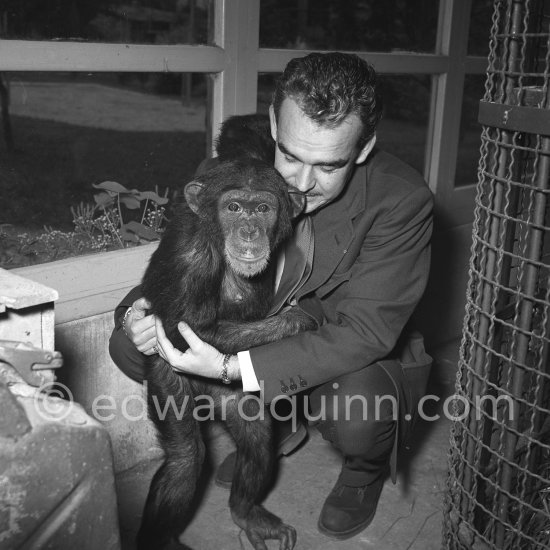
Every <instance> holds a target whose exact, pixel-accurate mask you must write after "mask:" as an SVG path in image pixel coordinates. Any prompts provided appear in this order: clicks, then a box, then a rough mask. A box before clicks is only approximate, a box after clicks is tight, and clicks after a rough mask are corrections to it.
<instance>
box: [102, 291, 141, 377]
mask: <svg viewBox="0 0 550 550" xmlns="http://www.w3.org/2000/svg"><path fill="white" fill-rule="evenodd" d="M141 296H142V293H141V287H139V286H137V287H135V288H133V289H132V290H131V291H130V292H129V293H128V294H127V295H126V296H125V297H124V298H123V299H122V301H121V302H120V304H118V306H117V307H116V309H115V312H114V317H115V328H114V329H113V332H112V333H111V338H110V339H109V355H110V356H111V359H112V360H113V361H114V363H115V365H116V366H117V367H118V368H119V369H120V370H121V371H122V372H123V373H124V374H126V375H127V376H129V377H130V378H131V379H132V380H135V381H136V382H143V380H144V377H145V361H146V358H145V355H143V354H142V353H141V352H140V351H138V349H137V348H136V346H135V345H134V343H133V342H132V341H131V340H130V339H129V338H128V336H126V333H125V332H124V330H123V329H122V318H123V317H124V314H125V313H126V310H127V309H128V308H129V307H130V306H131V305H132V304H133V303H134V302H135V301H136V300H137V299H139V298H141Z"/></svg>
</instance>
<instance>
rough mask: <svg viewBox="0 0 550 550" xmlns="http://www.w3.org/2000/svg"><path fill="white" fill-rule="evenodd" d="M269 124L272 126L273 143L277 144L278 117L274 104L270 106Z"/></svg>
mask: <svg viewBox="0 0 550 550" xmlns="http://www.w3.org/2000/svg"><path fill="white" fill-rule="evenodd" d="M269 124H270V126H271V137H272V138H273V141H274V142H275V143H277V117H276V116H275V109H274V108H273V103H272V104H271V105H270V106H269Z"/></svg>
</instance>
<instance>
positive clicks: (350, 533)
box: [317, 482, 384, 540]
mask: <svg viewBox="0 0 550 550" xmlns="http://www.w3.org/2000/svg"><path fill="white" fill-rule="evenodd" d="M383 490H384V483H383V482H382V484H381V485H380V488H379V490H378V491H379V492H378V499H377V501H376V507H375V508H374V511H373V512H372V514H371V515H370V516H369V517H368V518H367V519H366V520H365V521H363V522H362V523H360V524H359V525H356V526H355V527H354V528H353V529H348V530H347V531H332V530H330V529H327V528H326V527H325V526H324V525H323V524H322V523H321V518H319V519H318V520H317V529H319V531H320V532H321V533H322V534H323V535H325V536H327V537H329V538H331V539H334V540H346V539H351V538H352V537H354V536H355V535H358V534H359V533H360V532H361V531H364V530H365V529H366V528H367V527H368V526H369V525H370V524H371V523H372V520H373V519H374V516H375V515H376V510H378V501H379V500H380V495H381V494H382V491H383Z"/></svg>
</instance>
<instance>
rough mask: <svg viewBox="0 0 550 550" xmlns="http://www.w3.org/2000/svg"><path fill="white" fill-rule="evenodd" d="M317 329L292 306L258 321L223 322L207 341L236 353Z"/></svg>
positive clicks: (316, 325) (223, 349) (220, 348)
mask: <svg viewBox="0 0 550 550" xmlns="http://www.w3.org/2000/svg"><path fill="white" fill-rule="evenodd" d="M317 327H318V323H317V321H316V320H315V319H314V318H313V317H311V316H310V315H308V314H307V313H305V311H303V310H302V309H300V308H299V307H292V308H290V309H288V310H286V311H283V312H282V313H279V314H277V315H274V316H272V317H268V318H266V319H261V320H259V321H242V322H237V321H221V322H220V323H219V324H218V327H217V330H216V332H215V333H213V334H208V335H204V338H205V340H207V341H208V343H209V344H211V345H212V346H214V347H215V348H216V349H218V350H219V351H221V352H222V353H231V354H234V353H237V352H239V351H243V350H247V349H250V348H253V347H256V346H261V345H263V344H268V343H269V342H274V341H275V340H280V339H281V338H285V337H287V336H293V335H294V334H298V333H299V332H303V331H304V330H312V329H315V328H317Z"/></svg>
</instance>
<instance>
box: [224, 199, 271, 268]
mask: <svg viewBox="0 0 550 550" xmlns="http://www.w3.org/2000/svg"><path fill="white" fill-rule="evenodd" d="M278 209H279V203H278V201H277V198H276V197H275V195H273V194H272V193H270V192H269V191H263V190H262V191H255V190H248V189H231V190H228V191H226V192H225V193H223V194H222V195H221V197H220V199H219V201H218V215H219V220H220V225H221V230H222V234H223V235H224V239H225V258H226V260H227V262H228V263H229V265H230V266H231V269H232V270H233V271H235V272H236V273H237V274H239V275H242V276H244V277H252V276H254V275H257V274H259V273H261V272H262V271H263V270H264V269H265V268H266V267H267V262H268V260H269V254H270V251H271V249H272V244H273V243H271V242H270V240H271V238H272V236H273V230H274V228H275V227H276V225H277V216H278V211H279V210H278Z"/></svg>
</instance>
